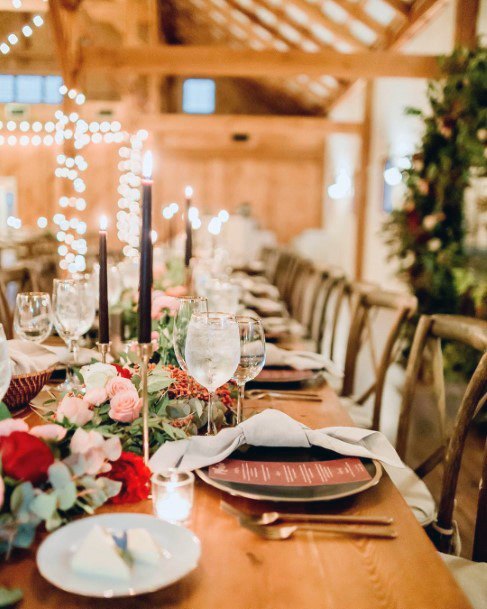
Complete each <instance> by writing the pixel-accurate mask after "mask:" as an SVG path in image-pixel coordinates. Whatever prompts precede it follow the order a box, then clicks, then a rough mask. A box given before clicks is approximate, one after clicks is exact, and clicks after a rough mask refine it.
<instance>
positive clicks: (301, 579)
mask: <svg viewBox="0 0 487 609" xmlns="http://www.w3.org/2000/svg"><path fill="white" fill-rule="evenodd" d="M319 391H320V394H321V396H322V398H323V401H322V402H321V403H319V402H304V401H296V402H288V401H278V400H275V401H265V400H264V401H263V400H261V401H254V402H249V403H248V404H249V405H250V407H249V409H253V410H262V409H263V408H265V407H272V408H279V409H280V410H283V411H284V412H286V413H287V414H289V415H290V416H293V417H294V418H296V419H299V420H300V421H302V422H303V423H305V424H307V425H309V426H310V427H315V428H317V427H324V426H327V425H350V424H351V420H350V418H349V416H348V414H347V413H346V412H345V410H344V409H343V408H342V407H341V406H340V402H339V399H338V397H337V396H336V394H335V393H334V392H333V390H332V389H330V388H329V387H327V386H325V387H323V388H322V389H319ZM35 418H36V415H34V414H31V415H29V417H28V420H29V419H30V420H29V422H30V423H32V424H33V423H34V419H35ZM221 498H222V493H220V492H219V491H217V490H216V489H213V488H211V487H209V486H206V485H205V484H204V483H202V482H201V481H198V482H197V487H196V492H195V505H194V512H193V517H192V522H191V525H190V528H191V529H192V530H193V531H194V532H195V534H196V535H197V536H198V537H199V538H200V540H201V543H202V557H201V562H200V564H199V566H198V568H197V569H196V570H195V571H194V572H193V573H192V574H190V575H189V576H188V577H186V578H185V579H183V580H182V581H180V582H179V583H177V584H175V585H173V586H171V587H169V588H167V589H165V590H161V591H159V592H156V593H153V594H149V595H144V596H138V597H133V598H127V599H111V600H110V599H107V600H103V599H102V600H100V599H90V598H83V597H80V596H75V595H72V594H68V593H65V592H62V591H61V590H58V589H57V588H55V587H53V586H52V585H51V584H49V583H48V582H47V581H45V580H44V579H43V578H42V577H41V575H40V574H39V572H38V571H37V568H36V565H35V551H33V549H31V550H30V551H25V552H22V553H16V554H15V557H14V558H13V559H11V561H10V562H9V563H6V564H2V568H1V571H0V583H2V584H6V585H9V586H19V587H21V588H22V589H23V590H24V594H25V596H24V600H23V601H22V603H21V605H20V609H24V608H25V609H95V608H96V609H98V608H100V609H109V608H110V609H144V608H147V609H149V608H150V609H163V608H164V609H169V608H174V609H176V608H177V609H380V608H386V609H467V608H469V607H470V604H469V603H468V601H467V600H466V598H465V596H464V594H463V592H462V591H461V590H460V588H459V587H458V586H457V584H456V583H455V581H454V580H453V578H452V576H451V575H450V573H449V571H448V570H447V568H446V567H445V566H444V564H443V562H442V560H441V558H440V556H439V555H438V553H437V552H436V550H435V548H434V546H433V544H432V543H431V542H430V541H429V539H428V537H427V536H426V534H425V533H424V531H423V529H422V528H421V527H420V526H419V524H418V523H417V522H416V520H415V518H414V516H413V515H412V513H411V511H410V510H409V508H408V507H407V505H406V504H405V502H404V500H403V499H402V497H401V495H400V494H399V492H398V491H397V490H396V488H395V487H394V486H393V484H392V483H391V481H390V479H389V478H388V476H387V474H385V473H384V475H383V477H382V479H381V481H380V482H379V484H378V485H377V486H375V487H373V488H371V489H369V490H367V491H366V492H364V493H362V494H360V495H356V496H355V497H352V498H348V499H346V500H340V501H336V502H332V503H326V504H325V503H321V504H308V507H307V508H306V507H305V508H304V509H308V510H310V511H313V510H315V511H318V512H319V511H322V512H330V513H349V514H370V515H387V516H392V517H393V518H394V520H395V524H394V527H395V529H396V530H397V532H398V537H397V539H393V540H382V539H365V538H352V537H348V538H347V537H328V536H325V535H322V534H320V533H314V532H301V533H299V534H298V535H295V536H294V537H293V538H292V539H289V540H287V541H266V540H263V539H261V538H259V537H256V536H255V535H254V534H253V533H251V532H250V531H248V530H246V529H243V528H242V527H240V526H239V525H238V523H237V521H236V520H235V519H234V518H233V517H232V516H229V515H228V514H226V513H225V512H223V511H222V510H221V508H220V500H221ZM224 498H225V500H227V501H230V502H231V503H232V504H233V505H235V506H237V507H240V508H242V509H252V510H253V511H254V512H255V511H256V510H263V509H268V508H269V507H271V505H270V504H267V506H266V505H264V504H262V505H261V504H257V503H255V502H254V503H253V504H252V505H251V503H250V502H246V501H244V500H239V499H235V498H230V497H229V496H228V495H225V497H224ZM281 507H282V506H279V509H281ZM298 507H299V506H298V504H293V509H294V510H295V509H296V508H298ZM272 508H273V509H275V506H272ZM100 511H105V512H106V511H117V512H127V511H132V512H144V513H150V512H151V504H150V502H149V501H144V502H142V503H139V504H137V505H131V506H120V507H119V506H109V507H105V508H103V510H100Z"/></svg>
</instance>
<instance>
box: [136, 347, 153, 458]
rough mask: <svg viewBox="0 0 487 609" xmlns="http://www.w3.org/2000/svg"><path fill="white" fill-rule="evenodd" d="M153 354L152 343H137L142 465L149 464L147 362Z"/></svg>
mask: <svg viewBox="0 0 487 609" xmlns="http://www.w3.org/2000/svg"><path fill="white" fill-rule="evenodd" d="M153 352H154V346H153V344H152V343H139V353H140V359H141V367H140V378H141V381H142V447H143V455H144V463H145V464H146V465H148V464H149V394H148V391H147V376H148V373H149V360H150V358H151V356H152V354H153Z"/></svg>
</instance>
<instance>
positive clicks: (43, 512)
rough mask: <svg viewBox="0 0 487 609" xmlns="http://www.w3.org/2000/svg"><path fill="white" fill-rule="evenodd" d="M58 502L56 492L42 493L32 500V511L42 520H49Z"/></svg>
mask: <svg viewBox="0 0 487 609" xmlns="http://www.w3.org/2000/svg"><path fill="white" fill-rule="evenodd" d="M56 504H57V499H56V495H55V494H54V493H40V494H39V495H36V496H35V497H34V499H33V500H32V501H31V502H30V511H31V512H32V513H33V514H35V515H36V516H37V517H38V518H40V519H41V520H49V519H50V518H52V515H53V514H54V512H55V511H56Z"/></svg>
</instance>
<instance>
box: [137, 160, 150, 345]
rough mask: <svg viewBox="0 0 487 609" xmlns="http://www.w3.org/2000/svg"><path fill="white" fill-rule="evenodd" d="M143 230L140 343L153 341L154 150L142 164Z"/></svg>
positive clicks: (140, 283)
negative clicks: (152, 236)
mask: <svg viewBox="0 0 487 609" xmlns="http://www.w3.org/2000/svg"><path fill="white" fill-rule="evenodd" d="M142 176H143V177H142V232H141V235H140V280H139V335H138V340H139V344H148V343H150V342H151V299H152V239H151V230H152V226H151V224H152V184H153V182H152V152H146V153H145V154H144V159H143V164H142Z"/></svg>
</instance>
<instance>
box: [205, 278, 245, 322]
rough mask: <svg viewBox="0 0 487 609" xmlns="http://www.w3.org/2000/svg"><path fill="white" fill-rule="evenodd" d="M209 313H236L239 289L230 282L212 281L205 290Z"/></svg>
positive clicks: (238, 302)
mask: <svg viewBox="0 0 487 609" xmlns="http://www.w3.org/2000/svg"><path fill="white" fill-rule="evenodd" d="M206 295H207V297H208V310H209V311H223V312H224V313H233V314H235V313H237V311H238V307H239V304H240V287H239V286H238V285H237V284H236V283H232V282H231V281H223V280H220V279H214V280H212V281H211V282H210V283H209V285H208V287H207V288H206Z"/></svg>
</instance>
